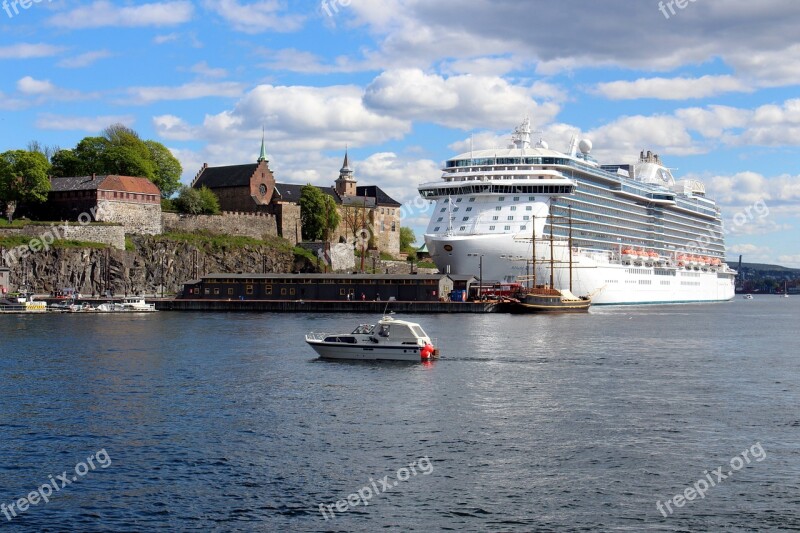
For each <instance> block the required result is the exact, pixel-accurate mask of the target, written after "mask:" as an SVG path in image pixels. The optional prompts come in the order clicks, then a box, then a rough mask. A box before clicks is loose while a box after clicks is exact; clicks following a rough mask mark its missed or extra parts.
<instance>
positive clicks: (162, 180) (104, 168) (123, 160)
mask: <svg viewBox="0 0 800 533" xmlns="http://www.w3.org/2000/svg"><path fill="white" fill-rule="evenodd" d="M52 164H53V168H52V174H53V175H54V176H57V177H64V176H88V175H90V174H98V175H103V174H120V175H123V176H141V177H145V178H147V179H149V180H150V181H152V182H153V183H155V184H156V186H157V187H158V188H159V189H160V190H161V196H162V198H169V197H170V196H172V195H173V194H174V193H175V191H177V190H178V187H179V185H180V181H179V180H180V176H181V172H182V171H183V170H182V168H181V164H180V163H179V162H178V160H177V159H176V158H175V156H173V155H172V153H171V152H170V151H169V149H167V147H166V146H164V145H163V144H161V143H159V142H156V141H143V140H142V139H140V138H139V135H138V134H137V133H136V132H135V131H134V130H132V129H130V128H128V127H126V126H123V125H122V124H112V125H111V126H109V127H108V128H106V129H105V131H103V136H102V137H84V138H83V139H82V140H81V141H80V142H79V143H78V145H77V146H76V147H75V149H74V150H58V151H56V152H55V153H54V154H53V157H52Z"/></svg>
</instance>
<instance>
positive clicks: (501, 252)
mask: <svg viewBox="0 0 800 533" xmlns="http://www.w3.org/2000/svg"><path fill="white" fill-rule="evenodd" d="M537 241H538V239H537ZM425 243H426V244H427V246H428V250H429V252H430V253H431V258H432V259H433V261H434V262H435V264H436V266H437V267H438V268H439V270H440V271H441V272H445V273H446V272H450V273H452V274H467V275H474V276H476V277H480V278H482V280H483V281H484V283H487V282H491V281H503V282H509V281H515V280H516V278H517V277H518V276H526V275H530V274H531V272H530V268H531V267H530V264H531V261H530V260H529V259H530V258H531V257H532V248H531V239H530V236H528V238H527V239H525V236H523V235H521V234H520V235H511V234H497V235H457V236H443V235H430V234H426V235H425ZM553 248H554V256H553V259H554V265H555V266H554V268H553V278H554V280H553V281H554V286H555V288H556V289H569V288H570V282H569V278H570V275H569V264H568V263H569V261H568V258H567V256H566V245H565V243H563V242H556V243H555V245H554V247H553ZM611 255H612V254H611V253H610V252H588V251H587V252H583V251H579V250H576V251H575V252H573V258H572V292H573V293H575V294H578V295H581V296H584V295H590V296H591V297H592V304H593V305H604V304H605V305H621V304H665V303H690V302H720V301H727V300H731V299H733V297H734V274H733V273H732V272H731V271H728V270H725V269H723V268H718V269H711V268H706V269H705V270H703V268H700V267H698V268H697V269H696V270H695V269H686V268H676V267H672V268H658V267H655V266H646V264H645V263H644V262H642V263H641V264H638V265H637V264H631V265H624V264H620V263H619V262H614V261H612V258H611ZM481 256H482V257H481ZM536 257H537V260H536V279H537V283H539V284H542V283H545V284H546V283H549V282H550V246H549V243H539V242H537V250H536Z"/></svg>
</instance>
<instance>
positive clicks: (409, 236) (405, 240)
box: [400, 226, 417, 255]
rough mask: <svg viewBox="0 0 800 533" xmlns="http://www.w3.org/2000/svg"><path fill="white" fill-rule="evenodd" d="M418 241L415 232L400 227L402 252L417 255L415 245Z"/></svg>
mask: <svg viewBox="0 0 800 533" xmlns="http://www.w3.org/2000/svg"><path fill="white" fill-rule="evenodd" d="M416 240H417V236H416V235H414V230H413V229H411V228H406V227H403V226H400V251H401V252H406V253H407V254H408V255H411V254H412V253H416V249H415V248H414V246H413V244H414V242H415V241H416Z"/></svg>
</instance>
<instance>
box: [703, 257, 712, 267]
mask: <svg viewBox="0 0 800 533" xmlns="http://www.w3.org/2000/svg"><path fill="white" fill-rule="evenodd" d="M703 264H705V265H707V266H710V265H711V258H710V257H708V256H704V257H703Z"/></svg>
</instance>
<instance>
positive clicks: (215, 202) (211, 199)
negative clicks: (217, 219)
mask: <svg viewBox="0 0 800 533" xmlns="http://www.w3.org/2000/svg"><path fill="white" fill-rule="evenodd" d="M197 192H198V193H199V194H200V208H201V209H202V212H203V214H204V215H218V214H219V198H217V195H216V194H214V191H212V190H211V189H209V188H208V187H206V186H205V185H203V186H202V187H200V188H199V189H197Z"/></svg>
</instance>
